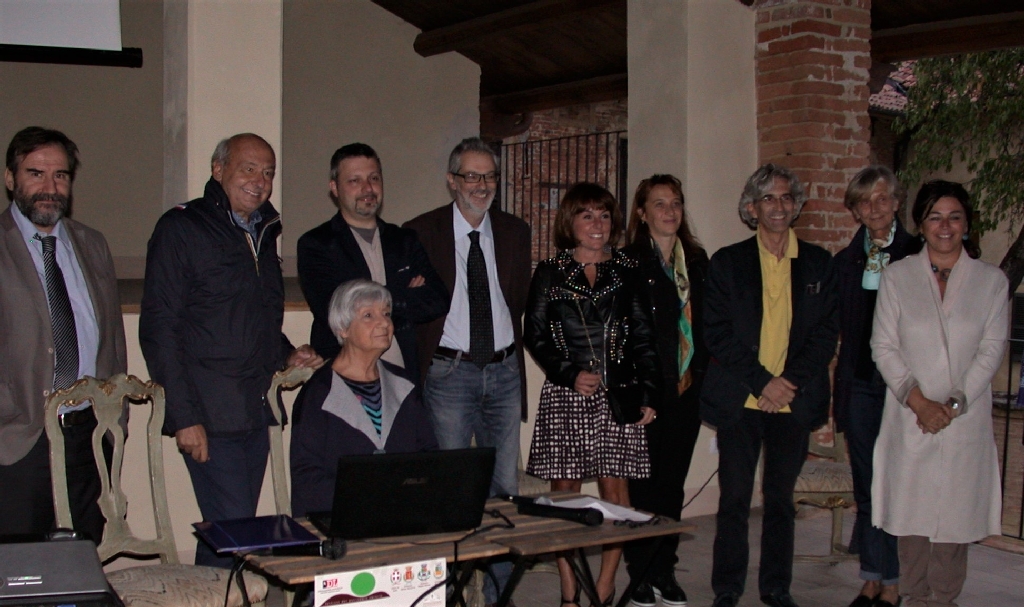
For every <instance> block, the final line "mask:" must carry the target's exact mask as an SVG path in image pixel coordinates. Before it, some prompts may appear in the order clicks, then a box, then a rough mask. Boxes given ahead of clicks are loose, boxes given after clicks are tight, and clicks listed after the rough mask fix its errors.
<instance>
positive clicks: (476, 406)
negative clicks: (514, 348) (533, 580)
mask: <svg viewBox="0 0 1024 607" xmlns="http://www.w3.org/2000/svg"><path fill="white" fill-rule="evenodd" d="M519 364H520V363H519V357H518V355H516V354H515V353H513V354H512V355H511V356H509V357H508V358H506V359H505V360H503V361H501V362H500V363H491V364H489V365H486V366H485V367H484V368H483V369H481V368H480V367H478V366H476V365H475V364H473V363H471V362H468V361H464V360H461V359H451V358H445V357H441V356H435V357H434V358H433V360H432V361H431V364H430V368H429V369H427V379H426V381H424V382H423V401H424V403H425V404H426V406H427V408H428V409H429V410H430V418H431V421H432V422H433V426H434V435H435V436H436V437H437V443H438V445H440V447H441V448H442V449H464V448H466V447H469V445H470V441H471V440H472V438H473V436H474V435H475V436H476V444H477V446H478V447H494V449H495V451H496V458H495V463H494V476H493V477H492V479H491V495H498V494H502V493H507V494H509V495H516V494H518V493H519V473H518V467H519V424H520V413H521V406H522V397H521V394H520V391H519ZM490 569H491V573H492V574H493V575H494V577H495V578H497V580H498V588H495V587H494V584H493V582H492V580H491V576H490V575H488V576H486V577H485V580H484V599H485V601H486V602H487V603H495V602H497V600H498V594H499V593H500V592H501V590H502V589H503V588H504V587H505V583H506V582H507V581H508V578H509V577H510V576H511V575H512V563H511V562H508V561H499V562H496V563H494V564H493V565H491V568H490Z"/></svg>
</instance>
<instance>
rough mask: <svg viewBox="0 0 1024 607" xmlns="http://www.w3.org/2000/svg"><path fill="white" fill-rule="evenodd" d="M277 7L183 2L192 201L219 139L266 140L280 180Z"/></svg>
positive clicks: (274, 0) (247, 0) (235, 1)
mask: <svg viewBox="0 0 1024 607" xmlns="http://www.w3.org/2000/svg"><path fill="white" fill-rule="evenodd" d="M281 11H282V8H281V0H188V129H187V131H188V196H189V198H190V199H191V198H197V197H199V196H202V194H203V186H204V185H205V184H206V182H207V180H209V179H210V155H211V154H212V153H213V148H214V147H215V146H216V145H217V142H218V141H220V140H221V139H224V138H225V137H230V136H231V135H234V134H236V133H246V132H251V133H256V134H257V135H260V136H261V137H263V138H264V139H266V140H267V141H268V142H269V143H270V145H271V146H272V147H273V148H274V150H276V151H277V169H278V178H277V179H275V180H274V186H275V189H277V188H278V186H279V185H280V183H281V179H280V175H281V173H282V172H283V162H282V158H281ZM272 200H273V201H274V204H275V206H277V208H278V210H279V211H282V214H283V212H284V211H283V209H282V205H281V203H280V201H279V200H278V197H277V196H275V197H273V198H272Z"/></svg>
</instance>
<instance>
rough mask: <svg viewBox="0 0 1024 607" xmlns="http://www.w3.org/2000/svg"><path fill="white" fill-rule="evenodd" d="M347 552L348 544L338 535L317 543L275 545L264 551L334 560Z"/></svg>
mask: <svg viewBox="0 0 1024 607" xmlns="http://www.w3.org/2000/svg"><path fill="white" fill-rule="evenodd" d="M346 552H348V545H347V544H346V543H345V540H343V539H342V538H340V537H334V538H328V539H326V540H323V541H322V542H319V543H317V544H302V545H300V546H275V547H273V548H271V549H270V550H269V552H267V553H265V554H268V555H270V556H322V557H323V558H325V559H331V560H332V561H336V560H338V559H340V558H341V557H343V556H345V553H346Z"/></svg>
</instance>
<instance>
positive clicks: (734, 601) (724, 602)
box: [711, 592, 740, 607]
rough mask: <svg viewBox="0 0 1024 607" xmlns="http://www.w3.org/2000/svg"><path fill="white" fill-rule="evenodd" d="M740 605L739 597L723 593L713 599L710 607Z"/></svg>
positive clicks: (733, 606)
mask: <svg viewBox="0 0 1024 607" xmlns="http://www.w3.org/2000/svg"><path fill="white" fill-rule="evenodd" d="M739 603H740V596H739V595H738V594H733V593H731V592H724V593H722V594H720V595H718V596H716V597H715V602H714V603H711V607H736V605H739Z"/></svg>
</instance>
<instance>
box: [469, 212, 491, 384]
mask: <svg viewBox="0 0 1024 607" xmlns="http://www.w3.org/2000/svg"><path fill="white" fill-rule="evenodd" d="M466 286H467V288H468V289H469V356H470V357H471V358H472V359H473V364H475V365H476V366H478V367H480V368H481V369H483V368H484V366H486V365H487V364H488V363H490V362H491V359H492V358H494V325H493V323H492V322H491V290H490V288H489V287H488V285H487V263H486V262H485V261H484V251H483V249H481V248H480V232H477V231H476V230H473V231H472V232H470V233H469V257H468V258H467V259H466Z"/></svg>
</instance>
